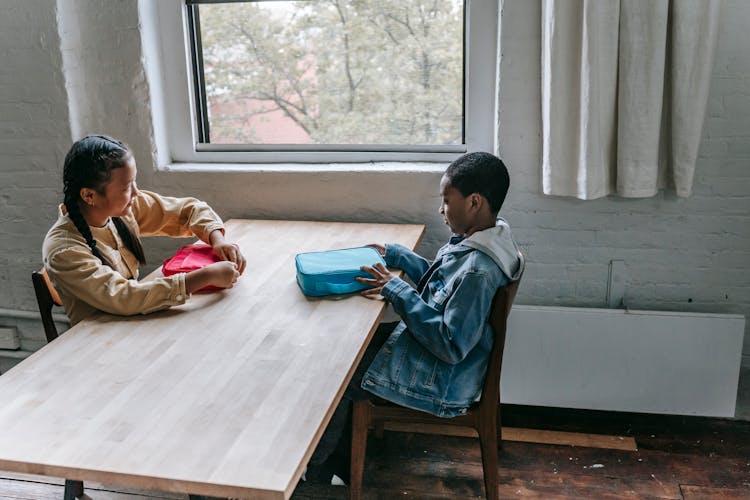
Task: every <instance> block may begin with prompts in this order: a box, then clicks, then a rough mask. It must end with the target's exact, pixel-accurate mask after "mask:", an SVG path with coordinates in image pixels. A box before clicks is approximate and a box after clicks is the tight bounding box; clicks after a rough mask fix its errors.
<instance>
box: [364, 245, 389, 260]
mask: <svg viewBox="0 0 750 500" xmlns="http://www.w3.org/2000/svg"><path fill="white" fill-rule="evenodd" d="M365 246H367V247H370V248H374V249H375V250H377V251H378V253H379V254H380V256H381V257H385V245H381V244H380V243H370V244H369V245H365Z"/></svg>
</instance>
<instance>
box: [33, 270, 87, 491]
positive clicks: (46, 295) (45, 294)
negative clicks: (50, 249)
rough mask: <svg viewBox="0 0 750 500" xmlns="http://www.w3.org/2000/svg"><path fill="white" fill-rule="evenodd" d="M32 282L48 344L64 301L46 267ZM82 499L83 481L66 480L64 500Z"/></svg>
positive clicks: (34, 275)
mask: <svg viewBox="0 0 750 500" xmlns="http://www.w3.org/2000/svg"><path fill="white" fill-rule="evenodd" d="M31 282H32V283H33V284H34V293H36V302H37V305H39V314H41V316H42V324H43V325H44V334H45V335H46V336H47V342H48V343H49V342H52V341H53V340H55V339H56V338H57V337H58V333H57V327H56V326H55V320H54V319H53V318H52V307H53V306H62V301H61V300H60V296H59V295H58V294H57V290H55V287H53V286H52V282H51V281H50V279H49V276H47V270H46V269H44V266H42V268H41V269H40V270H39V271H34V272H32V273H31ZM81 497H83V481H74V480H72V479H66V480H65V493H64V500H75V498H81Z"/></svg>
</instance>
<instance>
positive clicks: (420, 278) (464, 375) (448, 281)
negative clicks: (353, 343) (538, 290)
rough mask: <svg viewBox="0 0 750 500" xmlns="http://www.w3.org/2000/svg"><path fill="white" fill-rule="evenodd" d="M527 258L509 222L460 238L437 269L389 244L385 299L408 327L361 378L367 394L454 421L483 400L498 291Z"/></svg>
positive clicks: (437, 261)
mask: <svg viewBox="0 0 750 500" xmlns="http://www.w3.org/2000/svg"><path fill="white" fill-rule="evenodd" d="M521 258H522V257H521V254H520V252H519V251H518V247H517V246H516V244H515V242H514V241H513V237H512V235H511V233H510V228H509V227H508V225H507V224H506V223H505V221H503V220H502V219H499V220H498V224H497V226H495V227H494V228H490V229H486V230H484V231H478V232H476V233H474V234H473V235H471V236H470V237H469V238H465V239H464V238H463V237H459V236H454V237H453V238H451V240H450V241H449V242H448V243H447V244H446V245H445V246H443V247H442V248H441V249H440V250H439V251H438V253H437V256H436V258H435V262H434V263H433V264H432V265H430V263H429V262H428V261H427V260H426V259H424V258H422V257H420V256H419V255H417V254H416V253H414V252H412V251H411V250H409V249H407V248H405V247H403V246H401V245H395V244H389V245H386V252H385V261H386V264H387V265H388V266H389V267H396V268H399V269H402V270H403V271H404V272H405V273H406V275H407V276H408V277H409V278H410V279H411V280H412V281H413V282H414V283H418V286H417V288H416V289H415V288H413V287H412V286H411V285H409V284H408V283H407V282H406V281H404V280H402V279H399V278H395V279H392V280H391V281H390V282H388V284H386V286H384V287H383V290H382V292H381V294H382V295H383V297H385V299H386V300H388V301H389V302H390V303H391V304H392V305H393V308H394V310H395V311H396V313H397V314H398V315H399V316H400V317H401V320H402V321H401V322H400V323H399V324H398V326H397V327H396V328H395V329H394V331H393V333H391V335H390V337H389V338H388V340H387V341H386V343H385V344H384V346H383V347H382V348H381V349H380V351H379V352H378V354H377V355H376V357H375V359H374V360H373V362H372V364H371V365H370V367H369V368H368V370H367V372H366V373H365V375H364V377H363V379H362V388H363V389H365V390H367V391H369V392H371V393H373V394H375V395H377V396H379V397H381V398H383V399H387V400H389V401H391V402H394V403H397V404H399V405H402V406H406V407H409V408H414V409H417V410H422V411H426V412H428V413H432V414H433V415H437V416H439V417H454V416H457V415H461V414H463V413H465V412H466V409H467V408H468V407H469V406H470V405H471V404H472V403H473V402H474V401H476V400H477V398H478V397H479V395H480V393H481V390H482V384H483V382H484V377H485V373H486V371H487V365H488V363H489V355H490V351H491V350H492V343H493V336H494V333H493V331H492V327H490V325H489V323H488V318H489V314H490V308H491V306H492V299H493V297H494V295H495V292H496V291H497V289H498V287H500V286H503V285H505V284H507V283H508V281H509V280H516V279H518V277H519V275H520V270H521V269H522V265H521V264H522V263H521V261H520V259H521Z"/></svg>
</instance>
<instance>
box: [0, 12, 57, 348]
mask: <svg viewBox="0 0 750 500" xmlns="http://www.w3.org/2000/svg"><path fill="white" fill-rule="evenodd" d="M1 9H2V15H0V245H1V246H0V248H2V252H0V255H1V256H0V308H6V309H23V310H34V308H35V307H36V302H35V299H34V294H33V291H32V289H31V276H30V274H31V271H32V270H33V269H34V268H38V267H39V265H40V264H41V244H42V239H43V237H44V232H45V230H44V228H45V227H47V228H48V227H49V226H50V224H51V223H52V221H53V220H54V217H55V210H56V208H55V207H56V205H57V203H58V200H59V199H60V195H59V193H60V191H61V187H60V179H61V175H60V169H59V166H60V165H61V164H62V159H63V157H64V155H65V152H66V151H67V148H68V147H69V145H70V127H69V125H68V108H67V99H66V96H65V84H64V79H63V75H62V60H61V57H60V52H59V37H58V32H57V22H56V11H55V8H54V2H52V1H49V0H3V4H2V7H1ZM11 323H13V321H11V320H8V319H6V318H0V324H11ZM22 334H23V335H24V339H23V344H22V347H23V348H24V349H33V348H35V347H38V346H39V345H41V339H42V338H43V335H42V334H41V329H39V328H38V327H35V328H33V329H32V330H29V329H26V330H25V331H22ZM40 335H41V336H40ZM30 337H33V338H30Z"/></svg>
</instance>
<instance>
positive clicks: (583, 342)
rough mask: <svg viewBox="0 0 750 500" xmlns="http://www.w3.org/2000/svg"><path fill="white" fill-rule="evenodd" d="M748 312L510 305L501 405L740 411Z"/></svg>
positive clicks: (689, 412)
mask: <svg viewBox="0 0 750 500" xmlns="http://www.w3.org/2000/svg"><path fill="white" fill-rule="evenodd" d="M744 331H745V318H744V317H743V316H741V315H734V314H696V313H676V312H661V311H626V310H618V309H589V308H568V307H541V306H523V305H516V306H513V309H512V310H511V314H510V318H509V319H508V336H507V339H506V344H505V354H504V357H503V372H502V377H501V383H500V388H501V390H500V395H501V400H502V402H503V403H513V404H523V405H538V406H553V407H563V408H585V409H592V410H612V411H629V412H644V413H669V414H680V415H703V416H717V417H733V416H734V411H735V403H736V400H737V382H738V379H739V371H740V362H741V355H742V339H743V335H744Z"/></svg>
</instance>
